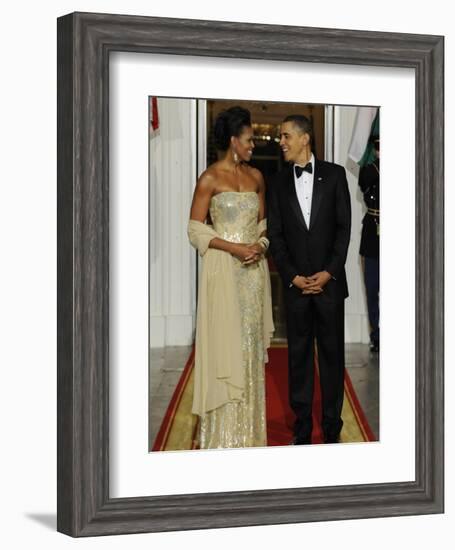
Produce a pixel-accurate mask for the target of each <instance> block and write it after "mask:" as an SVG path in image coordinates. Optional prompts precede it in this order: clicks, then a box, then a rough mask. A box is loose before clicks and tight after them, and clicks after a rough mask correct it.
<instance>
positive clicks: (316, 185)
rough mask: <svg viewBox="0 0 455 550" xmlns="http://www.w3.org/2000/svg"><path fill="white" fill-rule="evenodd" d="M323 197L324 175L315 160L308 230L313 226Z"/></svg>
mask: <svg viewBox="0 0 455 550" xmlns="http://www.w3.org/2000/svg"><path fill="white" fill-rule="evenodd" d="M323 196H324V174H323V170H321V163H320V162H319V161H318V160H317V159H316V160H315V163H314V178H313V198H312V199H311V214H310V229H311V228H312V227H313V226H314V222H315V220H316V216H317V215H318V210H319V207H320V206H321V202H322V198H323Z"/></svg>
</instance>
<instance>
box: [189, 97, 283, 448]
mask: <svg viewBox="0 0 455 550" xmlns="http://www.w3.org/2000/svg"><path fill="white" fill-rule="evenodd" d="M214 134H215V142H216V146H217V148H218V149H219V151H221V157H220V160H218V161H217V162H215V163H214V164H212V165H211V166H209V167H208V168H207V170H205V172H203V173H202V174H201V176H200V178H199V180H198V182H197V185H196V189H195V191H194V196H193V202H192V206H191V213H190V220H189V225H188V236H189V239H190V242H191V244H192V245H193V246H194V247H195V248H196V249H197V250H198V252H199V254H200V255H201V257H202V273H201V280H200V286H199V294H198V310H197V326H196V353H195V386H194V399H193V413H194V414H198V415H199V416H200V430H199V446H200V448H201V449H211V448H230V447H253V446H266V445H267V434H266V419H265V380H264V363H265V362H266V361H267V348H268V347H269V345H270V338H271V334H272V333H273V321H272V310H271V297H270V277H269V271H268V266H267V263H266V260H265V258H264V253H265V251H266V250H267V247H268V240H267V238H266V236H265V234H266V220H265V185H264V180H263V177H262V174H261V173H260V172H259V170H257V169H255V168H252V167H251V166H249V165H248V161H249V160H250V159H251V156H252V153H253V148H254V142H253V130H252V128H251V119H250V113H249V111H247V110H245V109H243V108H241V107H232V108H231V109H228V110H226V111H223V112H222V113H220V114H219V115H218V117H217V119H216V121H215V128H214ZM208 216H209V222H210V223H207V221H208Z"/></svg>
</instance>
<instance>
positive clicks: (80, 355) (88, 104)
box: [57, 13, 444, 537]
mask: <svg viewBox="0 0 455 550" xmlns="http://www.w3.org/2000/svg"><path fill="white" fill-rule="evenodd" d="M113 51H134V52H143V53H160V54H163V53H166V54H177V55H192V56H218V57H229V58H247V59H260V60H283V61H294V62H317V63H340V64H350V65H366V66H383V67H403V68H411V69H413V70H414V71H415V82H416V115H415V116H416V118H415V122H416V142H415V147H416V156H415V158H416V166H415V170H416V184H415V185H416V187H415V188H416V212H415V214H416V307H415V330H416V350H415V352H416V364H415V376H416V387H415V397H416V398H415V402H416V410H415V425H416V441H415V449H416V454H415V472H416V479H415V481H412V482H391V483H380V484H366V485H348V486H333V487H327V486H326V487H317V488H294V489H274V490H259V491H239V492H223V493H205V494H190V495H173V496H153V495H152V496H144V497H134V498H110V496H109V452H108V451H109V387H108V386H109V384H108V380H109V354H108V349H109V345H108V343H109V330H108V329H109V210H108V205H109V170H108V167H109V161H108V153H109V131H108V129H109V116H108V115H109V111H108V105H109V53H110V52H113ZM443 56H444V43H443V38H442V37H440V36H426V35H411V34H398V33H382V32H367V31H347V30H336V29H317V28H304V27H293V26H275V25H260V24H245V23H227V22H216V21H199V20H183V19H163V18H153V17H139V16H122V15H106V14H91V13H73V14H70V15H66V16H64V17H61V18H59V20H58V522H57V523H58V530H59V531H60V532H62V533H66V534H68V535H71V536H75V537H79V536H94V535H108V534H109V535H110V534H120V533H140V532H152V531H170V530H185V529H201V528H216V527H234V526H245V525H265V524H276V523H295V522H308V521H322V520H335V519H352V518H371V517H381V516H400V515H415V514H431V513H441V512H442V511H443V499H444V497H443V482H444V473H443V461H444V448H443V433H444V423H443V410H444V402H443V350H444V325H443V311H444V293H443V279H444V253H443V245H444V242H443V237H444V225H443V224H444V220H443V212H444V204H443V183H444V181H443V166H444V159H443V151H444V143H443V141H444V136H443V127H444V126H443V122H444V120H443V118H444V113H443Z"/></svg>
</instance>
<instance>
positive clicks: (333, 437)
mask: <svg viewBox="0 0 455 550" xmlns="http://www.w3.org/2000/svg"><path fill="white" fill-rule="evenodd" d="M339 442H340V436H339V435H326V436H325V437H324V443H339Z"/></svg>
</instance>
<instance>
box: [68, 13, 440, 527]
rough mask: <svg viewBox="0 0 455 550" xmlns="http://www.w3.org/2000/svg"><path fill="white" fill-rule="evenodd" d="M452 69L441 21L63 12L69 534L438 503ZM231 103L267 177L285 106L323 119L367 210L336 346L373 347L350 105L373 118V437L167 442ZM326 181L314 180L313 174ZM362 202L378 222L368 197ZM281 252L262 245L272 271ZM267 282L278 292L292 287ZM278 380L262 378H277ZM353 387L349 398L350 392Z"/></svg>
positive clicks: (420, 510)
mask: <svg viewBox="0 0 455 550" xmlns="http://www.w3.org/2000/svg"><path fill="white" fill-rule="evenodd" d="M442 83H443V39H442V37H437V36H424V35H405V34H389V33H376V32H362V31H344V30H336V29H314V28H303V27H284V26H282V27H281V26H271V25H252V24H244V23H226V22H215V21H194V20H179V19H161V18H149V17H136V16H121V15H105V14H83V13H75V14H70V15H67V16H64V17H62V18H60V19H59V21H58V86H59V89H58V147H59V149H58V267H59V277H58V285H59V286H58V530H59V531H61V532H63V533H66V534H69V535H71V536H92V535H101V534H120V533H137V532H151V531H166V530H184V529H198V528H215V527H228V526H242V525H261V524H271V523H293V522H305V521H320V520H333V519H348V518H365V517H378V516H392V515H394V516H396V515H407V514H428V513H441V512H442V511H443V286H442V285H443V85H442ZM233 106H242V107H243V108H248V111H249V112H251V114H252V115H253V116H252V125H251V127H252V128H253V130H254V139H253V138H251V140H252V141H254V149H255V151H256V154H255V155H254V154H253V160H254V161H256V162H259V161H261V162H262V164H261V165H260V166H258V168H259V169H260V170H261V171H262V172H264V173H266V172H267V170H270V172H273V171H275V168H276V163H280V162H282V161H283V160H286V155H288V157H289V154H288V151H287V146H285V145H283V143H284V142H283V140H285V136H284V134H285V132H284V131H283V128H282V127H281V129H280V123H281V122H282V121H283V120H284V119H285V115H286V114H292V112H294V113H296V112H299V113H302V114H305V115H306V118H308V119H309V120H311V121H312V123H313V126H314V128H317V131H316V132H315V153H316V155H315V156H317V157H318V158H319V157H322V158H323V159H325V160H326V161H329V162H335V163H338V164H343V165H345V167H346V173H347V180H348V182H347V185H348V186H349V187H348V189H349V192H350V196H351V204H353V205H354V206H355V207H356V208H357V214H356V213H355V210H354V209H353V212H354V214H353V218H352V219H353V220H356V224H357V225H356V229H355V231H354V225H353V226H352V230H351V243H350V247H349V249H350V251H349V254H350V256H349V255H348V260H347V266H348V270H347V271H348V281H349V284H350V291H351V294H353V296H350V298H349V300H350V301H348V302H347V306H346V311H345V328H346V329H347V330H346V332H345V342H350V343H356V342H361V343H363V345H367V341H365V337H368V336H369V335H368V330H367V331H366V333H365V326H367V325H366V319H365V315H366V310H365V302H364V303H363V307H364V310H363V312H360V311H359V309H358V308H357V309H356V308H355V307H354V304H355V303H356V301H355V300H356V293H357V292H358V294H359V296H360V295H361V293H362V292H364V290H363V287H362V286H361V283H362V280H361V278H360V269H359V253H358V252H359V250H358V244H359V239H360V225H361V224H360V219H361V214H363V213H364V210H363V211H362V208H363V209H365V208H366V206H365V205H364V204H362V195H361V194H360V195H359V190H358V183H357V179H358V176H359V171H358V170H359V167H358V166H357V165H355V162H354V160H352V163H351V166H349V165H346V161H347V158H348V149H350V148H351V145H352V141H353V140H352V135H353V130H354V126H355V125H356V122H357V118H359V117H360V115H359V113H360V112H367V111H368V109H370V112H372V111H374V116H373V117H372V118H371V119H370V121H369V126H368V130H369V132H368V133H369V134H371V130H372V129H373V127H374V125H373V124H372V123H373V121H374V118H375V116H376V115H377V113H380V124H381V126H380V137H381V180H382V185H381V232H380V235H381V237H380V243H381V352H380V353H381V356H380V367H379V360H377V364H376V367H377V369H379V368H380V373H381V375H380V377H377V379H376V382H375V383H376V384H377V381H378V380H380V387H379V386H377V385H376V390H375V391H377V393H378V398H377V400H378V403H379V402H380V404H381V406H380V409H379V406H378V411H379V410H380V422H379V412H378V411H377V412H376V413H375V414H376V423H377V426H378V428H379V425H380V435H379V430H378V429H376V428H375V430H371V431H372V432H373V436H372V437H369V438H368V437H366V438H364V439H363V440H359V441H357V442H356V443H352V444H347V443H346V444H342V445H318V444H313V445H299V446H295V445H289V444H287V439H286V444H284V445H283V444H282V443H280V441H281V442H283V441H284V439H283V440H278V444H276V445H271V446H268V447H267V446H263V445H258V446H250V445H245V446H241V448H237V449H232V448H229V449H226V448H217V449H210V450H202V449H200V450H198V451H195V450H190V449H191V446H190V447H188V446H187V447H183V450H182V451H179V452H160V451H162V450H166V449H165V448H164V447H163V446H162V445H164V442H165V440H166V441H168V440H169V437H168V436H169V430H170V426H171V423H169V422H168V423H167V424H166V423H165V422H164V423H163V420H165V417H166V415H167V412H169V415H170V416H172V415H174V413H175V410H174V411H172V410H171V409H172V408H174V409H176V407H175V406H174V405H177V404H178V405H180V404H181V403H182V400H181V396H182V395H181V394H182V392H180V394H179V388H180V389H182V388H183V389H185V388H186V381H185V379H184V377H182V374H183V372H184V371H185V369H184V367H185V365H190V364H191V357H192V351H191V350H192V341H193V337H194V328H195V322H196V321H195V315H194V314H195V310H196V300H197V298H198V296H197V292H198V290H197V289H198V279H199V278H200V276H201V273H202V266H200V264H199V260H198V259H197V257H196V253H195V252H194V250H192V249H191V248H190V246H189V243H188V237H187V235H186V226H187V223H188V216H189V206H190V205H191V200H192V196H193V193H194V189H195V185H196V181H197V179H198V178H199V177H200V176H201V173H203V171H204V170H206V169H207V168H208V167H209V166H211V165H213V164H214V163H216V162H217V160H219V159H220V157H219V156H216V153H215V151H214V149H213V147H211V139H212V137H211V136H210V131H211V130H210V129H211V128H212V127H213V123H214V122H215V121H216V119H217V116H218V115H219V114H220V113H221V112H223V111H226V110H228V109H230V108H231V107H233ZM285 111H286V113H285ZM176 113H177V114H178V116H176ZM261 113H262V114H261ZM267 117H268V118H267ZM318 121H319V122H318ZM166 132H167V134H166ZM378 135H379V134H376V136H375V135H372V136H367V137H368V138H369V137H372V138H374V137H378ZM373 141H374V140H372V141H371V143H373ZM269 142H270V143H271V144H273V143H275V145H281V151H280V150H278V151H277V150H273V148H271V147H269V145H268V143H269ZM236 143H237V142H236ZM234 152H235V151H234ZM245 154H246V153H245ZM261 154H262V157H263V158H262V160H261V159H260V157H261ZM281 154H284V157H285V158H284V159H283V158H281V157H280V155H281ZM221 158H226V157H223V156H221ZM351 158H352V159H354V156H352V157H351ZM355 160H359V159H357V158H355ZM274 163H275V164H274ZM252 164H254V162H252ZM241 169H243V168H241ZM245 170H246V168H245ZM314 177H315V180H316V185H317V182H318V178H319V177H321V178H322V175H319V174H318V173H317V172H315V174H314ZM265 179H267V178H265ZM232 189H233V188H232ZM232 189H231V188H229V189H228V188H226V189H224V188H222V189H221V188H219V189H218V190H221V192H224V193H228V192H230V190H232ZM248 189H249V188H248ZM248 189H247V188H243V187H241V188H239V189H237V190H238V191H241V192H247V193H248V192H249V191H248ZM225 197H226V195H225ZM367 207H368V209H370V210H371V212H370V215H371V217H374V215H375V213H374V211H375V210H376V209H375V208H374V205H373V206H371V205H367ZM242 208H243V206H242ZM319 208H320V207H319ZM320 211H321V210H320ZM230 215H231V214H230ZM373 221H374V220H373ZM357 222H358V223H357ZM308 224H309V227H310V228H311V219H309V220H308ZM352 235H354V236H352ZM355 239H357V241H356V240H355ZM353 240H354V242H353ZM272 248H273V244H272ZM272 252H273V250H272ZM273 267H274V266H273V259H272V263H271V264H269V268H271V273H272V274H273ZM351 267H352V270H350V268H351ZM351 271H352V273H356V275H355V276H356V277H357V278H358V280H357V281H356V283H355V284H354V285H352V284H351V282H352V277H353V276H354V275H350V272H351ZM397 272H399V274H400V277H399V278H400V284H399V285H398V284H397V282H396V278H397V277H398V275H397ZM271 280H272V287H273V285H275V288H272V295H273V296H272V298H273V300H272V303H273V304H274V305H275V306H277V307H278V304H279V295H280V292H283V289H281V290H279V289H277V285H276V284H275V283H273V281H274V278H273V276H272V279H271ZM329 284H330V283H329ZM333 284H335V283H333ZM291 290H292V289H291ZM326 290H327V292H328V287H327V289H326ZM292 291H293V290H292ZM360 302H361V299H360V298H359V303H360ZM275 313H276V315H275V318H274V321H275V329H279V327H280V319H281V317H280V315H281V314H280V312H279V308H278V309H276V312H275ZM362 315H363V317H362ZM278 344H279V342H278ZM171 347H176V348H179V347H180V348H181V349H184V350H185V351H184V352H183V353H180V355H179V356H178V360H177V361H178V364H179V365H180V366H179V367H178V368H175V367H172V368H171V369H167V370H169V371H171V370H172V369H174V370H176V371H177V372H176V373H174V374H173V375H172V376H173V377H174V378H173V381H172V382H171V383H169V384H168V390H169V394H168V395H167V396H166V397H165V398H164V397H163V403H162V404H161V409H162V411H163V410H164V411H165V413H166V414H164V415H163V412H161V413H160V415H161V416H159V415H158V416H159V420H157V422H158V424H157V427H156V428H153V430H154V432H153V435H152V432H151V429H152V425H153V421H154V420H153V418H154V411H153V407H154V406H155V405H156V404H157V400H158V399H159V396H160V393H159V392H158V393H156V392H154V391H153V389H152V385H153V384H154V383H155V381H154V378H153V372H152V369H153V367H154V366H155V364H156V359H157V358H158V360H160V357H161V356H160V353H161V354H162V353H163V352H162V350H165V351H168V348H171ZM277 348H279V346H277ZM271 351H272V355H273V353H274V351H273V349H272V350H271ZM187 352H188V353H187ZM178 353H179V352H178ZM157 354H158V355H157ZM280 354H281V352H279V353H277V354H275V355H277V356H278V355H280ZM150 358H151V360H150V361H149V359H150ZM273 360H276V359H275V358H273V357H272V362H271V365H270V366H272V367H273ZM278 363H279V364H282V363H283V358H282V357H281V359H280V360H279V361H278ZM278 363H276V364H278ZM284 363H286V360H284ZM173 364H174V363H173ZM267 368H268V367H266V372H267ZM149 370H150V372H151V375H150V379H149ZM164 370H166V368H165V369H164ZM189 370H190V369H187V372H189ZM283 370H284V367H280V368H279V369H277V372H278V371H280V372H282V371H283ZM348 370H349V369H348ZM270 372H274V371H270ZM270 372H269V376H270ZM161 375H163V369H161V374H160V376H161ZM354 382H355V381H354ZM274 383H275V385H273V384H272V385H271V386H270V384H269V390H268V391H269V395H270V391H273V390H274V388H275V389H277V388H281V389H282V387H281V385H280V382H279V381H277V379H276V378H275V379H274ZM354 385H355V384H354ZM270 388H271V389H270ZM348 390H349V388H348ZM353 393H354V394H355V391H354V392H353ZM171 396H174V397H175V398H174V397H172V399H171ZM283 401H284V398H283V394H278V393H277V397H276V402H277V403H283ZM345 401H346V399H345ZM350 403H353V404H354V409H355V407H356V405H357V403H355V398H354V400H353V401H350ZM168 409H169V410H168ZM354 409H353V410H354ZM355 410H357V409H355ZM180 412H181V411H180ZM171 413H172V414H171ZM352 414H353V416H356V415H355V413H354V412H353V413H352ZM169 415H167V416H168V418H169V417H170V416H169ZM158 416H157V418H158ZM282 416H283V415H282ZM284 416H286V415H284ZM357 416H358V415H357ZM174 417H175V415H174V416H172V419H174ZM185 418H186V420H185V422H187V421H188V419H189V420H190V421H192V420H193V419H192V417H191V415H190V414H189V415H188V414H187V416H186V417H185ZM367 420H368V419H367ZM361 424H362V423H361ZM369 424H370V422H368V421H367V422H366V423H363V424H362V425H363V426H369V428H370V429H371V426H370V425H369ZM359 425H360V424H359ZM275 427H276V426H275ZM281 427H282V426H281ZM288 427H289V426H288ZM193 428H194V426H193ZM280 430H281V428H280V429H277V431H276V433H280V434H281V435H282V432H280ZM367 431H368V430H367ZM374 431H376V434H374ZM160 432H161V439H160V438H159V437H158V436H159V435H160ZM176 433H177V432H176ZM185 433H187V432H185ZM342 433H343V432H342ZM291 435H292V434H291ZM367 435H368V434H367ZM166 437H167V438H168V439H166ZM179 437H180V435H177V440H178V439H179ZM280 437H281V436H280ZM287 437H288V436H287V435H286V438H287ZM190 440H191V441H190V444H191V445H192V443H193V438H192V437H190ZM269 440H270V439H269ZM371 440H373V441H374V442H369V443H368V444H364V443H366V442H368V441H371ZM342 441H343V439H342ZM352 441H354V440H352ZM345 442H346V440H345ZM313 443H318V442H317V441H313ZM155 444H156V446H155ZM160 445H161V447H160ZM222 447H223V446H222ZM167 450H175V448H173V447H168V449H167ZM154 451H155V452H154ZM334 462H335V463H336V464H337V467H336V468H329V467H328V465H329V464H333V463H334ZM302 463H305V468H304V469H302V468H301V464H302ZM302 470H304V471H302Z"/></svg>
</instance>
